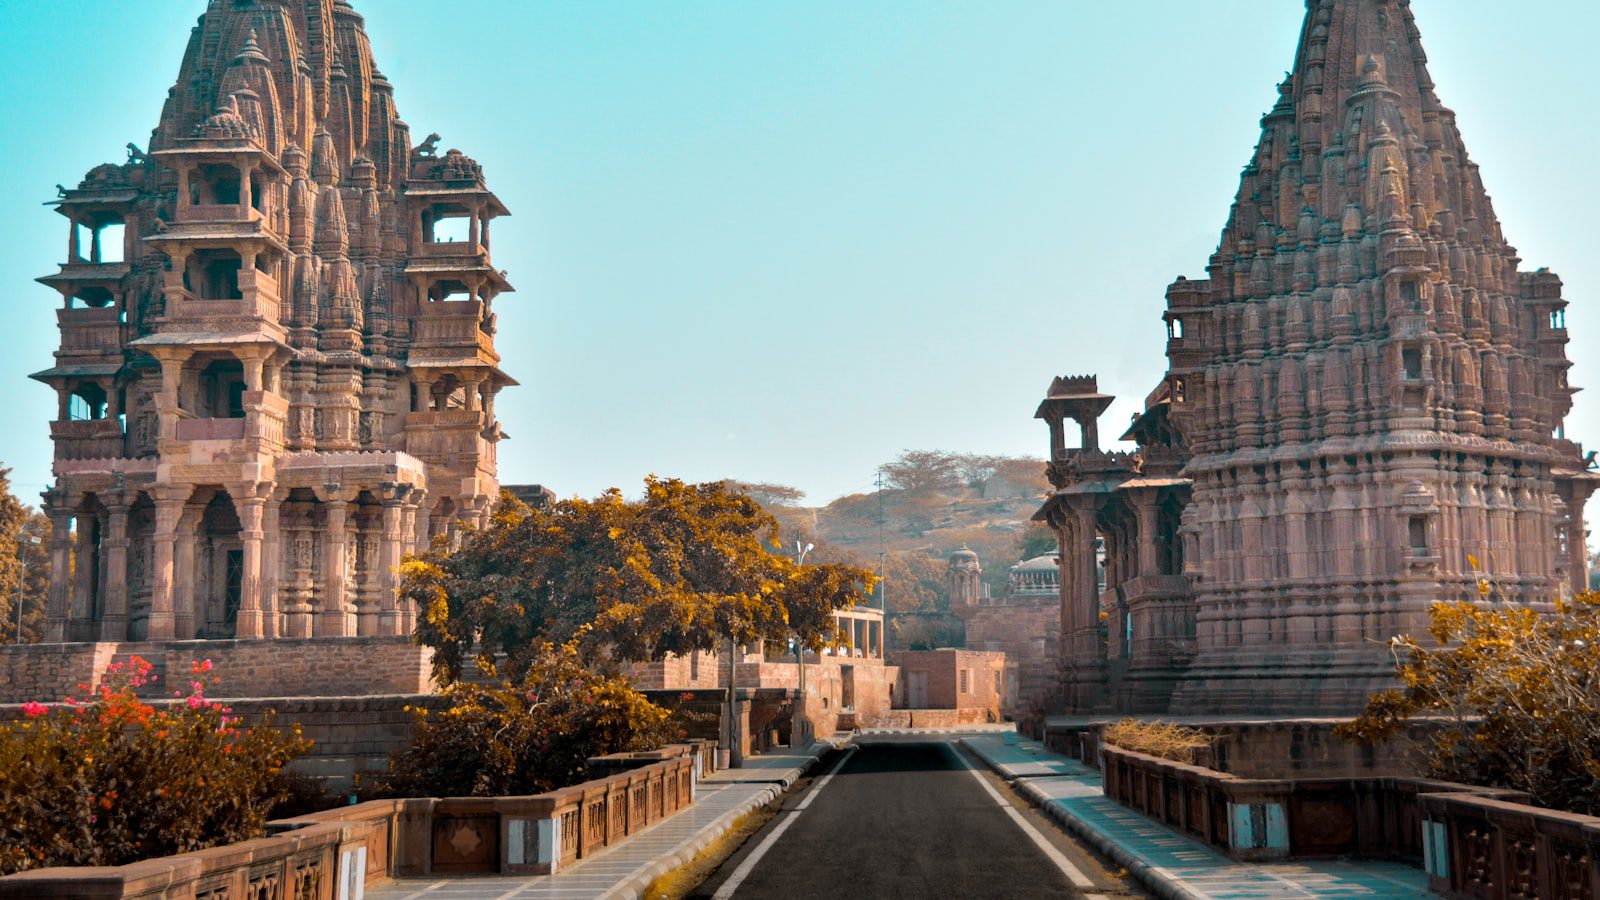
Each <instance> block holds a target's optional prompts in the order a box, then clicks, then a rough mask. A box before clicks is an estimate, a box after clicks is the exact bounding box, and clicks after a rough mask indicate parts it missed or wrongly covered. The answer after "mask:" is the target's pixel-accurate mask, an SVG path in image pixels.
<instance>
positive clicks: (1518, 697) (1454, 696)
mask: <svg viewBox="0 0 1600 900" xmlns="http://www.w3.org/2000/svg"><path fill="white" fill-rule="evenodd" d="M1482 593H1483V594H1484V598H1485V599H1484V600H1482V601H1478V602H1464V601H1463V602H1453V603H1436V604H1434V606H1433V608H1432V610H1431V613H1430V615H1431V623H1430V626H1429V629H1428V631H1429V635H1430V636H1431V637H1432V639H1433V642H1432V643H1431V644H1424V643H1423V642H1420V641H1418V640H1416V639H1414V638H1412V637H1409V636H1400V637H1396V638H1394V640H1393V641H1392V647H1393V650H1394V654H1395V660H1396V668H1397V673H1398V675H1399V680H1400V687H1399V688H1397V689H1393V690H1387V691H1383V692H1381V693H1378V694H1376V695H1374V696H1373V697H1372V698H1371V700H1370V701H1369V702H1368V705H1367V709H1366V711H1365V712H1364V713H1363V714H1362V715H1361V716H1360V717H1359V718H1357V719H1356V720H1354V721H1352V722H1348V723H1345V724H1344V725H1341V726H1340V727H1339V733H1340V734H1341V735H1343V736H1345V737H1347V738H1349V739H1351V740H1355V741H1358V742H1361V743H1368V744H1371V743H1377V742H1380V741H1385V740H1388V739H1389V738H1391V737H1393V736H1395V735H1396V734H1397V733H1399V732H1400V731H1401V730H1402V729H1403V728H1404V727H1405V726H1406V725H1407V723H1409V722H1411V721H1413V720H1415V719H1417V718H1419V717H1430V718H1434V719H1436V720H1437V721H1436V723H1435V724H1436V726H1437V727H1436V729H1435V730H1434V731H1433V733H1432V736H1431V738H1430V740H1429V743H1428V744H1427V745H1426V748H1425V750H1426V754H1427V761H1428V769H1429V774H1430V775H1432V776H1433V777H1435V778H1442V779H1446V780H1449V781H1460V782H1466V783H1469V784H1480V785H1490V786H1501V787H1510V788H1515V789H1518V790H1523V791H1527V792H1528V793H1530V794H1532V796H1533V799H1534V801H1535V802H1536V803H1538V804H1540V805H1542V806H1549V807H1552V808H1557V809H1566V810H1570V811H1573V812H1581V813H1588V814H1591V815H1593V814H1600V594H1595V593H1584V594H1580V595H1578V596H1576V597H1574V598H1572V599H1571V600H1567V601H1558V602H1557V604H1556V608H1555V610H1554V611H1553V612H1551V613H1548V614H1541V613H1539V612H1537V611H1535V610H1532V609H1529V608H1527V607H1525V606H1520V605H1512V604H1506V603H1502V602H1499V601H1498V600H1497V599H1496V595H1495V592H1494V591H1493V590H1492V589H1491V587H1490V585H1489V584H1488V583H1487V582H1485V583H1484V584H1483V585H1482Z"/></svg>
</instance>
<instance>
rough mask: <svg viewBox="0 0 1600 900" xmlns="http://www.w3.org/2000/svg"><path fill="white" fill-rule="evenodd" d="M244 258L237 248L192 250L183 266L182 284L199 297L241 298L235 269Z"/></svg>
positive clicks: (241, 265) (211, 298)
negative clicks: (192, 254)
mask: <svg viewBox="0 0 1600 900" xmlns="http://www.w3.org/2000/svg"><path fill="white" fill-rule="evenodd" d="M242 268H244V260H243V259H241V258H240V256H239V254H238V252H237V251H234V250H227V249H212V250H199V251H196V252H195V254H194V256H192V257H191V258H190V259H189V265H188V266H187V267H186V268H185V269H184V273H183V280H184V287H186V288H188V289H189V290H190V291H191V292H193V293H194V294H195V295H196V296H197V297H198V298H199V299H201V300H242V299H244V294H242V293H240V291H239V270H240V269H242Z"/></svg>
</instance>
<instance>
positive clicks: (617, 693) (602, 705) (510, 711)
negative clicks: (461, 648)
mask: <svg viewBox="0 0 1600 900" xmlns="http://www.w3.org/2000/svg"><path fill="white" fill-rule="evenodd" d="M444 696H445V697H446V698H447V699H448V703H449V706H448V707H447V708H445V709H443V710H441V711H437V712H434V713H431V714H430V713H429V711H428V710H425V709H412V710H411V712H412V715H413V716H415V717H416V730H415V732H414V734H413V736H412V740H411V743H410V744H409V745H407V746H406V747H404V748H402V749H400V750H398V751H396V752H395V754H394V755H393V756H392V757H391V758H390V760H389V771H388V772H387V773H386V774H384V775H381V776H379V777H377V778H373V779H368V781H367V783H366V785H365V787H364V789H363V791H362V793H363V794H366V795H369V796H389V797H467V796H479V797H495V796H508V795H510V796H516V795H524V794H537V793H540V792H543V791H548V790H553V789H555V788H558V787H564V786H566V785H570V784H576V783H578V782H580V781H583V780H585V779H586V778H587V777H588V775H587V772H586V769H585V765H584V763H585V761H586V760H587V759H588V758H589V757H591V756H600V755H603V754H606V753H620V752H624V751H636V750H653V749H656V748H658V747H660V746H661V745H662V744H664V743H666V742H667V741H670V740H677V739H679V738H681V737H682V736H683V732H682V729H681V728H680V727H679V726H678V725H677V724H676V723H675V722H674V721H673V718H672V716H671V714H670V713H669V712H668V711H667V710H665V709H663V708H661V707H659V706H657V705H655V704H654V703H651V702H650V701H649V700H647V699H645V696H644V695H643V694H641V693H639V692H638V691H635V690H634V689H633V688H632V687H631V686H630V685H629V684H628V682H627V681H626V680H625V679H622V678H619V677H614V676H607V675H601V674H598V673H596V672H593V671H591V670H590V669H588V668H586V667H585V666H584V665H583V663H582V662H581V661H580V660H579V658H578V654H577V651H576V649H575V648H574V647H572V646H571V645H567V646H562V647H552V646H551V645H549V644H546V645H544V646H542V647H540V648H538V649H537V651H536V652H535V653H534V654H533V655H532V658H531V661H530V663H529V665H528V666H527V668H526V670H525V672H524V674H523V676H522V679H521V681H520V682H518V683H516V684H509V683H501V684H499V685H495V686H484V685H479V684H473V683H471V682H457V683H455V684H452V685H450V686H448V687H446V688H445V689H444Z"/></svg>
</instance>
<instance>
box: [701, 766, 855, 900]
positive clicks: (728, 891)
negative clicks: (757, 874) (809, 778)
mask: <svg viewBox="0 0 1600 900" xmlns="http://www.w3.org/2000/svg"><path fill="white" fill-rule="evenodd" d="M855 752H856V748H854V747H851V748H850V749H849V750H846V751H845V752H844V756H842V757H840V758H839V761H838V762H837V763H835V764H834V766H833V768H832V769H829V770H828V774H826V775H824V776H822V777H821V778H819V779H817V783H816V784H813V785H812V786H811V790H809V791H807V792H806V796H805V798H804V799H802V800H801V801H800V804H799V805H798V806H796V807H795V808H794V810H793V811H792V812H790V813H789V815H788V817H786V818H785V819H784V820H783V821H782V822H779V823H778V827H777V828H774V829H772V831H771V832H770V833H768V834H767V836H766V838H764V839H763V840H762V841H761V843H759V844H757V845H756V848H755V849H754V850H752V851H750V855H749V856H746V857H745V858H744V862H742V863H740V864H739V868H737V869H734V870H733V874H732V875H729V876H728V880H727V881H724V882H723V883H722V886H721V887H719V888H717V892H716V893H715V894H712V895H711V900H729V898H731V897H732V896H733V892H734V891H736V890H738V889H739V885H741V884H743V883H744V880H745V879H746V878H749V877H750V873H751V872H752V871H753V870H754V869H755V867H756V863H758V862H761V857H763V856H766V855H767V851H768V850H771V849H772V845H773V844H775V843H777V842H778V838H779V837H781V836H782V835H783V833H784V831H786V830H788V828H789V826H790V825H792V824H794V820H795V819H797V818H799V817H800V812H801V811H802V810H804V809H805V808H806V807H808V806H810V805H811V801H813V800H815V799H817V795H818V794H820V793H822V789H823V788H825V787H827V786H828V782H830V781H832V780H833V776H835V775H837V774H839V770H840V769H842V768H844V764H845V763H847V762H849V761H850V757H851V756H853V755H855Z"/></svg>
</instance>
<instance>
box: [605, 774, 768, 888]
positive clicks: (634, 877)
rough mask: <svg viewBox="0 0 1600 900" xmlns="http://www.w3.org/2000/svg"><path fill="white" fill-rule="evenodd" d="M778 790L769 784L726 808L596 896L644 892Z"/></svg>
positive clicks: (683, 864) (764, 803)
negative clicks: (668, 849) (676, 844)
mask: <svg viewBox="0 0 1600 900" xmlns="http://www.w3.org/2000/svg"><path fill="white" fill-rule="evenodd" d="M780 793H781V791H780V790H779V789H778V788H776V787H771V788H768V789H766V790H765V791H762V792H761V793H759V794H756V795H755V796H753V797H751V798H750V799H748V800H746V801H745V802H743V803H741V804H739V805H738V806H736V807H734V808H733V809H730V810H728V811H727V812H725V813H723V814H722V815H720V816H718V817H717V818H716V820H714V821H713V822H711V823H710V824H709V825H707V826H706V827H704V828H702V829H700V831H698V832H697V833H696V834H695V835H694V836H693V837H690V838H688V839H686V840H685V841H684V842H683V843H681V844H679V845H678V846H677V847H675V848H674V849H673V850H672V851H671V852H669V853H668V854H667V855H665V856H662V857H660V858H658V859H657V860H656V861H655V862H653V863H650V864H648V865H646V866H643V867H642V868H639V869H636V870H634V872H633V874H631V875H629V876H628V877H627V878H626V879H625V880H624V881H622V882H621V883H620V884H617V885H616V886H614V887H612V888H611V889H610V890H608V891H606V892H605V893H603V894H601V895H600V897H599V900H638V898H640V897H642V896H644V892H645V889H646V888H648V887H650V883H651V882H653V881H655V880H656V879H657V878H660V877H661V876H663V875H665V874H667V873H668V872H671V871H673V870H674V869H677V868H680V867H682V866H686V865H688V864H689V861H690V860H692V859H694V858H695V857H696V856H698V855H699V853H700V851H701V850H704V849H705V848H706V847H708V846H710V845H711V844H712V843H713V842H715V841H716V840H717V839H718V838H721V837H722V836H723V835H725V834H727V833H728V831H729V830H730V829H731V828H732V827H733V823H734V822H736V821H738V819H739V817H740V816H742V815H744V814H745V813H748V812H750V811H751V810H753V809H756V808H758V807H761V806H765V805H766V804H768V803H771V802H772V800H773V798H775V797H777V796H778V794H780Z"/></svg>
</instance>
